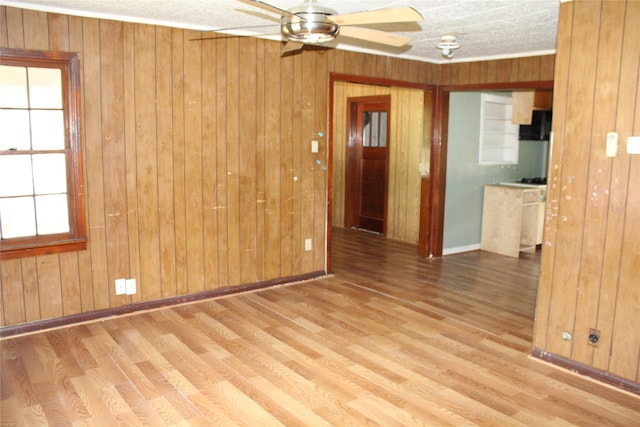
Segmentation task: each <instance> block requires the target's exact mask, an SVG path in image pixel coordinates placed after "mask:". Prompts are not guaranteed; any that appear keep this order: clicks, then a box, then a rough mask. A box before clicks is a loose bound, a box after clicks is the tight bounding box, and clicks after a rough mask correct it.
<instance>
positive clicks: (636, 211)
mask: <svg viewBox="0 0 640 427" xmlns="http://www.w3.org/2000/svg"><path fill="white" fill-rule="evenodd" d="M626 5H627V9H626V13H625V21H624V38H623V51H622V57H623V63H622V66H621V74H620V86H621V89H620V93H621V94H623V95H622V96H620V97H619V99H618V105H617V109H616V111H617V112H618V123H617V126H616V129H619V130H620V131H621V132H620V133H621V134H620V137H621V138H622V140H623V141H624V140H625V139H626V138H628V137H629V136H631V135H635V136H638V135H640V108H638V105H640V27H639V26H638V25H637V23H638V22H639V21H640V3H639V2H633V1H627V2H626ZM609 25H611V26H613V28H615V25H616V24H615V23H613V22H611V23H609ZM618 25H619V24H618ZM634 75H635V80H634V77H633V76H634ZM634 87H635V92H634V90H633V89H634ZM627 157H629V160H628V162H629V163H628V170H629V173H628V175H627V183H628V184H627V185H628V187H627V188H626V206H625V210H624V225H625V226H624V232H623V235H622V240H621V251H622V253H621V255H620V264H619V271H620V276H619V282H618V289H617V298H616V300H615V307H616V310H615V318H614V320H613V327H612V328H611V335H612V345H611V350H610V352H611V361H610V365H609V370H610V371H611V372H612V373H614V374H615V375H619V376H621V377H623V378H630V379H635V381H636V382H640V333H639V332H638V328H637V323H638V318H640V231H639V230H638V226H637V225H638V224H640V157H639V156H638V155H637V154H636V155H631V156H627ZM623 158H624V157H623ZM622 169H623V171H624V170H625V169H627V168H622ZM623 182H624V181H623ZM617 212H620V211H617ZM610 216H613V215H610ZM614 237H615V235H614ZM606 291H609V289H606Z"/></svg>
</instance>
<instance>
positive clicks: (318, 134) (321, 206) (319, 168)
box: [309, 58, 329, 271]
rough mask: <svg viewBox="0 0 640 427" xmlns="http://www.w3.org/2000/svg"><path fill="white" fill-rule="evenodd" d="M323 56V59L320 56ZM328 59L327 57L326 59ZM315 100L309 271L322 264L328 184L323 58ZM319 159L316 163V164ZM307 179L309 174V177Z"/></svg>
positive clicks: (325, 68) (317, 67)
mask: <svg viewBox="0 0 640 427" xmlns="http://www.w3.org/2000/svg"><path fill="white" fill-rule="evenodd" d="M321 59H323V58H321ZM327 59H328V58H327ZM314 70H315V76H314V78H313V82H314V84H315V99H316V102H317V105H325V106H327V108H317V107H316V109H315V117H314V126H313V129H312V134H313V135H312V136H313V138H314V139H317V140H318V153H317V155H315V156H311V158H310V160H309V161H310V162H312V164H311V173H312V174H313V181H314V188H315V191H314V193H313V198H314V199H313V203H314V209H313V212H314V217H313V254H314V260H313V268H312V271H322V270H324V269H326V268H327V265H326V247H327V244H326V240H327V238H326V236H327V231H326V223H327V209H328V208H327V185H328V164H327V156H328V154H327V145H328V144H327V141H328V133H329V130H328V129H329V127H328V125H327V115H328V111H327V110H328V106H329V100H328V94H329V88H328V79H327V76H328V75H329V72H328V70H329V64H328V61H327V60H318V61H316V65H315V68H314ZM318 161H319V163H318ZM310 178H311V177H310Z"/></svg>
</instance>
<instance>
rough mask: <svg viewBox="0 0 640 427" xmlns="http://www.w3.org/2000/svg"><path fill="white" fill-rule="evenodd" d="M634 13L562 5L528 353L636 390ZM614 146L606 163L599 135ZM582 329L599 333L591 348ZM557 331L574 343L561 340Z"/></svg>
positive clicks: (620, 5) (639, 60) (639, 309)
mask: <svg viewBox="0 0 640 427" xmlns="http://www.w3.org/2000/svg"><path fill="white" fill-rule="evenodd" d="M639 20H640V4H639V3H637V2H634V1H621V2H607V1H599V2H595V1H593V2H591V1H574V2H571V3H563V4H562V5H561V13H560V22H559V33H558V36H559V38H558V52H557V56H556V64H557V65H556V74H555V89H554V91H555V93H554V125H553V127H554V134H555V137H554V139H555V141H554V143H553V147H552V155H551V164H550V171H551V174H550V176H549V178H550V186H549V189H548V194H547V221H546V226H545V236H544V240H545V250H544V251H543V256H542V263H541V276H540V286H539V290H538V303H537V308H536V311H537V313H536V330H535V335H534V346H535V347H537V348H539V349H542V350H544V351H549V352H551V353H556V354H561V355H564V356H566V357H569V358H571V359H573V360H576V361H579V362H581V363H585V364H587V365H592V366H594V367H596V368H598V369H602V370H604V371H608V372H610V373H612V374H614V375H617V376H620V377H622V378H627V379H630V380H633V381H638V367H639V364H640V334H639V333H638V331H637V327H636V324H637V319H638V316H639V315H640V293H639V289H640V286H639V285H640V257H639V254H640V250H639V246H638V228H637V227H636V226H635V224H637V222H638V221H639V220H640V217H639V215H638V212H639V211H640V197H639V196H638V192H639V191H640V188H639V186H638V182H640V172H639V162H638V157H637V155H629V154H627V153H626V151H625V150H624V141H626V139H627V138H628V137H629V136H630V135H636V134H637V133H638V131H639V129H640V126H639V123H640V113H639V112H638V111H639V109H638V100H639V99H640V81H639V75H640V29H639V28H638V25H637V22H639ZM610 131H616V132H618V134H619V139H620V141H621V142H622V143H621V148H622V149H619V150H618V154H617V155H616V156H615V157H614V158H607V157H605V154H604V148H605V140H606V132H610ZM590 328H596V329H598V330H600V340H599V342H598V345H597V346H594V347H592V346H590V345H589V343H588V334H589V329H590ZM562 331H567V332H570V333H572V334H573V339H572V340H567V341H565V340H563V339H562V338H561V333H562Z"/></svg>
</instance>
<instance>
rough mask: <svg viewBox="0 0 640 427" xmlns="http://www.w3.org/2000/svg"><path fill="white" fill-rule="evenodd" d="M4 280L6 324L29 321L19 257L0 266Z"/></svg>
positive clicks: (3, 300) (3, 307)
mask: <svg viewBox="0 0 640 427" xmlns="http://www.w3.org/2000/svg"><path fill="white" fill-rule="evenodd" d="M0 280H1V281H2V282H1V283H2V311H3V313H4V323H3V326H5V325H16V324H18V323H23V322H26V321H27V314H26V312H25V300H24V285H25V284H24V280H23V277H22V263H21V262H20V260H19V259H12V260H8V261H3V262H2V268H0Z"/></svg>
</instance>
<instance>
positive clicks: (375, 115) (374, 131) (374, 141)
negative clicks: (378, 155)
mask: <svg viewBox="0 0 640 427" xmlns="http://www.w3.org/2000/svg"><path fill="white" fill-rule="evenodd" d="M379 119H380V112H378V111H374V112H372V113H371V146H372V147H377V146H378V144H379V140H380V136H379V134H378V131H379V129H380V120H379Z"/></svg>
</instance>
